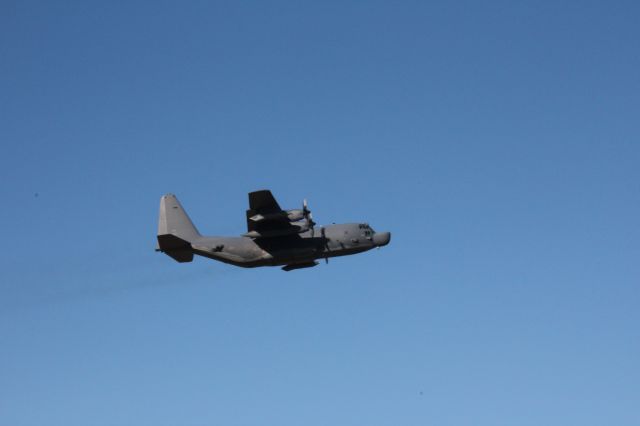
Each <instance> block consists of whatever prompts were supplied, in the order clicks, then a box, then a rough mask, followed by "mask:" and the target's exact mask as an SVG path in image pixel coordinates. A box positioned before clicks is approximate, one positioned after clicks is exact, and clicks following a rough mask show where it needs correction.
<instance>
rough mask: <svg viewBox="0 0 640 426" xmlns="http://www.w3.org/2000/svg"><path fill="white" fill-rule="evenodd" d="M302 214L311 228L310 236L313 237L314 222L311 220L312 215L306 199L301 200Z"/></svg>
mask: <svg viewBox="0 0 640 426" xmlns="http://www.w3.org/2000/svg"><path fill="white" fill-rule="evenodd" d="M302 216H303V217H304V218H305V220H306V221H307V226H308V227H309V229H311V236H312V237H313V234H314V229H313V227H314V226H315V224H316V223H315V222H314V221H313V215H312V214H311V210H309V204H307V199H306V198H305V199H304V200H302Z"/></svg>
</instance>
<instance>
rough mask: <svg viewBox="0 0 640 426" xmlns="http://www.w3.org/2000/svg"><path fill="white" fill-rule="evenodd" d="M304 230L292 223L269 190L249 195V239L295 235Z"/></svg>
mask: <svg viewBox="0 0 640 426" xmlns="http://www.w3.org/2000/svg"><path fill="white" fill-rule="evenodd" d="M303 230H304V229H303V228H302V225H301V224H296V223H292V222H291V221H290V220H289V218H288V217H287V212H286V211H283V210H282V208H281V207H280V205H279V204H278V202H277V201H276V199H275V198H274V197H273V194H271V191H269V190H268V189H265V190H262V191H254V192H250V193H249V210H247V233H246V234H244V235H245V236H247V237H252V238H268V237H280V236H284V235H294V234H298V233H299V232H302V231H303Z"/></svg>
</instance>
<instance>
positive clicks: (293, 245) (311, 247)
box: [191, 223, 390, 268]
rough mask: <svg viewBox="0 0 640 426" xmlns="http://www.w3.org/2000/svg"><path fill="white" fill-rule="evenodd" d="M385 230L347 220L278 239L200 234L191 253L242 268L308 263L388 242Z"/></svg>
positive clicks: (388, 236)
mask: <svg viewBox="0 0 640 426" xmlns="http://www.w3.org/2000/svg"><path fill="white" fill-rule="evenodd" d="M389 239H390V235H389V233H387V232H383V233H375V232H374V231H373V230H372V229H371V228H370V227H369V226H368V225H366V224H358V223H349V224H339V225H327V226H323V227H315V228H314V229H313V231H311V230H309V231H307V232H305V233H302V234H298V235H294V236H287V237H281V238H265V239H253V238H249V237H200V238H198V239H196V240H195V241H193V242H192V243H191V246H192V248H193V253H194V254H197V255H200V256H204V257H208V258H210V259H215V260H219V261H221V262H225V263H230V264H232V265H236V266H242V267H247V268H251V267H256V266H276V265H290V264H301V265H305V264H307V263H312V262H314V261H315V260H317V259H328V258H330V257H336V256H345V255H349V254H356V253H361V252H364V251H367V250H371V249H372V248H375V247H380V246H383V245H386V244H388V242H389Z"/></svg>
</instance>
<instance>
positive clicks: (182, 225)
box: [156, 190, 391, 271]
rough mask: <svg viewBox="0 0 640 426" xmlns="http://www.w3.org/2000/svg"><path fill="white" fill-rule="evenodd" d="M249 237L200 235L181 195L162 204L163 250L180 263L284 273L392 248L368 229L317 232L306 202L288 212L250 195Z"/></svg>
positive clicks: (267, 197) (264, 194) (264, 196)
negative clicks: (204, 261) (203, 260)
mask: <svg viewBox="0 0 640 426" xmlns="http://www.w3.org/2000/svg"><path fill="white" fill-rule="evenodd" d="M247 228H248V229H247V233H245V234H243V235H242V236H240V237H205V236H202V235H200V233H199V232H198V230H197V229H196V227H195V226H193V223H192V222H191V219H189V216H188V215H187V213H186V212H185V211H184V209H183V208H182V205H181V204H180V202H179V201H178V199H177V198H176V196H175V195H173V194H167V195H164V196H163V197H162V198H161V199H160V220H159V223H158V247H157V248H156V251H161V252H163V253H165V254H167V255H169V256H171V257H172V258H174V259H175V260H177V261H178V262H191V261H192V260H193V255H194V254H197V255H199V256H204V257H208V258H209V259H214V260H219V261H221V262H225V263H230V264H232V265H236V266H242V267H245V268H253V267H256V266H276V265H284V266H283V268H282V269H283V270H285V271H291V270H293V269H300V268H310V267H312V266H316V265H317V264H318V262H317V261H316V259H325V260H326V261H327V263H328V262H329V258H330V257H336V256H346V255H349V254H356V253H361V252H363V251H367V250H371V249H372V248H374V247H382V246H385V245H387V244H389V241H390V240H391V234H390V233H389V232H375V231H374V230H373V229H372V228H371V227H370V226H369V225H368V224H366V223H347V224H338V225H336V224H334V225H326V226H321V227H316V223H315V222H314V221H313V217H312V215H311V211H310V210H309V208H308V206H307V201H306V200H304V202H303V204H302V209H295V210H282V209H281V208H280V206H279V205H278V202H277V201H276V200H275V198H273V195H272V194H271V191H269V190H263V191H255V192H250V193H249V210H247Z"/></svg>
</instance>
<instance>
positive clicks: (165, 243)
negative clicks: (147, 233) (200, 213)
mask: <svg viewBox="0 0 640 426" xmlns="http://www.w3.org/2000/svg"><path fill="white" fill-rule="evenodd" d="M199 236H200V233H199V232H198V230H197V229H196V227H195V226H194V225H193V222H191V219H189V216H188V215H187V212H185V211H184V209H183V208H182V205H181V204H180V201H178V199H177V198H176V196H175V195H173V194H166V195H163V196H162V198H161V199H160V218H159V220H158V248H157V249H156V250H158V251H161V252H164V253H166V254H167V255H169V256H171V257H172V258H174V259H175V260H177V261H178V262H191V261H192V260H193V251H192V249H191V242H192V241H193V240H195V239H196V238H198V237H199Z"/></svg>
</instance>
